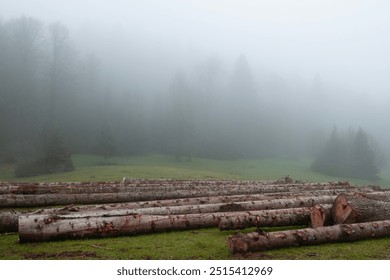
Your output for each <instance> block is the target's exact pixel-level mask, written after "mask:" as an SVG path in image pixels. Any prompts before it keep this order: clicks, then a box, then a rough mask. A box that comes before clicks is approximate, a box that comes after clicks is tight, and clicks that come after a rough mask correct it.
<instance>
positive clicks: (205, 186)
mask: <svg viewBox="0 0 390 280" xmlns="http://www.w3.org/2000/svg"><path fill="white" fill-rule="evenodd" d="M351 187H352V186H350V185H349V183H343V182H336V183H289V184H275V183H268V182H265V181H213V180H208V181H198V180H193V181H188V180H132V181H130V182H128V183H119V182H97V183H93V182H71V183H58V182H57V183H30V184H29V183H9V184H5V183H2V184H0V194H15V195H18V194H53V193H55V194H59V193H63V194H79V193H117V192H129V191H132V192H138V191H142V192H154V191H176V190H189V191H204V190H213V191H217V190H226V189H237V188H238V189H243V188H245V189H256V190H261V191H262V192H282V191H298V190H318V189H338V188H351ZM365 189H373V187H365Z"/></svg>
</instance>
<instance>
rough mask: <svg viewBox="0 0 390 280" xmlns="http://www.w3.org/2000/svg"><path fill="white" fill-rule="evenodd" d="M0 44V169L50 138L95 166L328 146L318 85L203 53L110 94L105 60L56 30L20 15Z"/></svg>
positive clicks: (4, 28)
mask: <svg viewBox="0 0 390 280" xmlns="http://www.w3.org/2000/svg"><path fill="white" fill-rule="evenodd" d="M0 46H1V48H0V100H1V102H0V120H1V121H0V161H1V162H19V163H20V162H26V161H31V160H32V161H36V160H40V162H44V161H45V160H44V159H45V158H48V157H50V155H49V153H48V150H49V149H53V146H51V148H50V145H52V144H51V143H53V137H54V139H57V138H58V137H60V138H61V140H60V141H59V140H58V139H57V140H58V141H57V142H56V143H57V144H58V143H59V144H58V146H57V147H55V149H59V150H60V151H61V153H62V154H63V159H66V160H67V159H68V158H69V154H68V153H67V152H65V151H64V146H66V149H67V150H68V151H69V153H96V154H101V155H102V156H104V158H105V160H107V157H109V156H112V155H114V154H118V155H133V154H142V153H148V152H152V153H166V154H172V156H174V157H176V159H177V160H189V159H191V157H192V156H198V157H207V158H216V159H236V158H263V157H272V156H286V157H296V156H316V155H317V154H318V152H319V151H320V150H321V149H322V147H324V145H328V146H329V143H328V144H327V143H326V138H327V132H326V129H324V127H326V126H325V125H324V122H321V121H318V120H319V119H320V115H321V112H322V110H323V109H322V108H323V107H327V108H329V106H335V103H337V102H334V100H331V98H328V97H327V96H326V89H325V87H324V86H323V84H322V82H321V80H320V79H319V78H318V77H316V78H315V79H314V82H313V84H312V85H309V86H306V87H302V90H301V89H300V88H299V89H296V88H293V87H290V86H289V85H288V84H287V83H286V82H285V81H284V80H283V79H282V78H281V77H280V76H278V75H276V74H275V75H271V76H270V77H269V78H268V79H266V80H265V79H264V80H261V81H259V80H258V79H257V78H256V76H255V75H254V73H253V70H252V68H251V65H250V61H249V60H248V59H247V58H246V57H245V56H244V55H237V58H236V59H235V62H234V63H233V65H232V67H230V68H229V67H227V66H226V64H225V63H224V61H223V59H221V58H219V57H218V56H217V55H213V56H210V57H207V58H205V59H203V60H200V62H199V64H198V65H196V67H192V68H191V67H190V69H195V70H191V71H189V70H188V69H178V70H176V71H174V72H172V75H171V78H170V80H169V81H165V82H162V83H161V82H157V81H155V80H153V79H152V78H151V79H149V80H148V79H143V80H139V81H138V82H137V81H136V82H134V80H135V79H134V77H131V76H132V75H133V76H134V75H136V74H137V68H139V67H140V65H138V64H136V63H135V64H134V65H130V66H129V67H133V68H132V71H126V70H124V71H123V72H122V73H121V75H122V76H124V77H127V76H128V77H129V81H130V80H131V82H129V83H128V84H127V85H124V86H121V87H118V85H117V84H116V78H117V77H115V76H110V75H109V74H107V72H108V71H107V67H106V65H105V62H104V61H105V59H106V58H100V57H99V56H98V55H95V54H93V53H91V52H86V51H84V50H81V49H78V48H77V47H76V44H74V42H73V40H72V34H71V32H70V30H69V29H68V28H67V27H66V26H65V25H64V24H62V23H59V22H55V23H49V24H46V23H43V22H41V21H40V20H38V19H35V18H30V17H20V18H14V19H9V20H6V21H0ZM132 55H134V57H136V56H137V54H136V53H135V54H132ZM137 63H139V60H138V61H137ZM130 64H131V63H130ZM155 67H156V68H158V67H159V66H158V62H157V61H156V65H155ZM130 78H131V79H130ZM121 85H123V83H121ZM145 85H147V86H145ZM151 89H152V90H151ZM297 104H299V105H297ZM340 106H344V104H340ZM332 108H333V107H332ZM358 133H359V132H358ZM320 156H321V155H320ZM375 160H376V159H375ZM375 160H374V161H375ZM317 165H318V164H317ZM314 166H316V164H314ZM376 166H378V165H376ZM315 169H316V168H315ZM317 169H318V168H317ZM328 173H329V172H328Z"/></svg>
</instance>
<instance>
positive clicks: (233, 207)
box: [219, 203, 245, 212]
mask: <svg viewBox="0 0 390 280" xmlns="http://www.w3.org/2000/svg"><path fill="white" fill-rule="evenodd" d="M219 211H220V212H234V211H245V209H244V207H242V206H241V205H240V204H236V203H229V204H224V205H222V206H221V207H219Z"/></svg>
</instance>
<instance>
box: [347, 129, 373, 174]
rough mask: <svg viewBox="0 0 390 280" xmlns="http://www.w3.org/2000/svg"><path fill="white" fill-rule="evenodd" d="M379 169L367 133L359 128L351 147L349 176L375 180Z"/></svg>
mask: <svg viewBox="0 0 390 280" xmlns="http://www.w3.org/2000/svg"><path fill="white" fill-rule="evenodd" d="M378 173H379V168H378V166H377V164H376V157H375V153H374V151H373V150H372V149H371V147H370V145H369V142H368V136H367V133H366V132H364V131H363V130H362V129H361V128H359V130H358V132H357V133H356V135H355V138H354V141H353V143H352V147H351V175H352V176H354V177H356V178H363V179H377V178H378Z"/></svg>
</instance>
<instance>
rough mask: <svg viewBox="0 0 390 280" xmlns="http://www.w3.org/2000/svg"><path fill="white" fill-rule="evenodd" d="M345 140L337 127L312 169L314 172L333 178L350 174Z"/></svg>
mask: <svg viewBox="0 0 390 280" xmlns="http://www.w3.org/2000/svg"><path fill="white" fill-rule="evenodd" d="M345 146H346V145H345V143H344V141H343V139H342V138H341V137H340V136H339V133H338V130H337V128H336V127H334V128H333V131H332V133H331V136H330V138H329V139H328V141H327V142H326V145H325V147H324V149H323V150H322V151H321V152H320V153H319V155H318V157H317V159H316V160H315V161H314V162H313V164H312V166H311V168H312V170H314V171H317V172H321V173H325V174H328V175H333V176H343V175H346V174H347V173H348V153H347V149H346V147H345Z"/></svg>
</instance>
